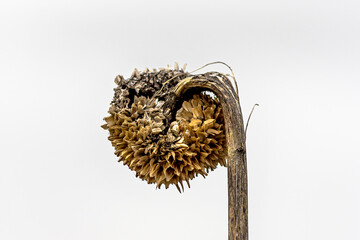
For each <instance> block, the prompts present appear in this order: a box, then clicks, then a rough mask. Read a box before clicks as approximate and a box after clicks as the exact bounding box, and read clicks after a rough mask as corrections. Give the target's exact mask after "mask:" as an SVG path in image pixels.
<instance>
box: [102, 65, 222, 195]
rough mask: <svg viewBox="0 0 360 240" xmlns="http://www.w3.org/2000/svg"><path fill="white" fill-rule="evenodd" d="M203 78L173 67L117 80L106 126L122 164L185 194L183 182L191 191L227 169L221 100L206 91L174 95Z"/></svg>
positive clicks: (147, 179) (137, 174)
mask: <svg viewBox="0 0 360 240" xmlns="http://www.w3.org/2000/svg"><path fill="white" fill-rule="evenodd" d="M207 74H208V76H211V77H223V75H221V74H218V73H207ZM202 76H203V75H191V74H190V73H188V72H185V67H184V68H183V69H179V67H178V65H177V64H175V67H174V69H170V68H169V67H168V68H165V69H164V68H162V69H159V70H156V69H154V70H152V71H150V70H148V69H146V70H145V71H143V72H139V71H138V70H137V69H135V70H134V72H133V74H132V75H131V77H130V78H128V79H124V78H123V77H122V76H120V75H119V76H117V77H116V78H115V83H116V84H117V85H118V86H117V87H116V88H115V89H114V91H115V94H114V98H113V101H112V102H111V106H110V109H109V111H108V112H109V114H110V116H108V117H105V118H104V120H105V121H106V124H104V125H103V126H102V127H103V128H104V129H107V130H108V131H109V133H110V136H109V140H110V141H111V143H112V145H113V146H114V148H115V154H116V156H118V157H119V161H120V162H123V164H124V165H127V166H128V167H129V168H130V169H131V170H134V171H135V172H136V176H137V177H139V178H141V179H143V180H145V181H147V182H148V183H155V184H156V185H157V187H158V188H160V187H161V185H165V188H168V187H169V186H170V184H174V185H175V186H176V187H177V189H178V190H179V191H180V192H181V189H182V190H184V186H183V182H186V183H187V185H188V186H189V187H190V184H189V180H191V179H193V178H194V177H196V176H198V175H202V176H203V177H205V176H206V175H207V174H208V172H209V171H211V170H214V169H215V168H216V167H217V166H218V165H219V164H220V165H222V166H225V165H226V153H227V151H226V136H225V126H224V116H223V110H222V107H221V105H220V103H219V101H218V99H217V98H216V97H215V98H212V97H210V96H209V95H207V94H206V93H205V92H204V91H203V92H201V93H196V94H194V93H191V92H190V93H188V94H187V95H186V96H183V97H182V98H179V97H177V96H176V94H175V93H174V88H175V86H176V85H177V84H178V83H179V82H180V81H182V80H191V79H192V78H194V79H195V78H199V77H202ZM180 186H181V188H180Z"/></svg>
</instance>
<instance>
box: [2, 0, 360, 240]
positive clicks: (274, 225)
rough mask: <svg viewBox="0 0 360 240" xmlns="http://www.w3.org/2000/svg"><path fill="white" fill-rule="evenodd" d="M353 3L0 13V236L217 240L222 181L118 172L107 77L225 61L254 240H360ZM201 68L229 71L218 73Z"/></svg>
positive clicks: (7, 5) (358, 21) (137, 5)
mask: <svg viewBox="0 0 360 240" xmlns="http://www.w3.org/2000/svg"><path fill="white" fill-rule="evenodd" d="M359 11H360V2H359V1H357V0H343V1H325V0H304V1H295V0H290V1H289V0H286V1H285V0H272V1H265V0H252V1H225V0H222V1H220V0H219V1H209V0H207V1H205V0H203V1H196V0H193V1H190V0H183V1H171V0H167V1H165V0H164V1H159V0H155V1H146V0H142V1H136V0H132V1H130V0H129V1H84V0H82V1H45V0H43V1H41V0H34V1H21V0H19V1H16V0H15V1H10V0H8V1H6V0H5V1H4V0H2V1H0V81H1V83H0V110H1V115H0V116H1V118H0V146H1V147H0V149H1V151H0V239H4V240H23V239H28V240H82V239H84V240H103V239H106V240H115V239H116V240H120V239H121V240H143V239H154V240H155V239H156V240H168V239H172V240H184V239H190V240H196V239H206V240H219V239H227V174H226V168H218V169H216V170H215V171H214V172H211V173H210V174H209V176H208V177H207V178H206V179H203V178H202V177H201V178H197V179H195V180H193V181H192V182H191V185H192V186H191V188H190V189H186V190H185V193H183V194H179V193H178V192H177V190H176V188H171V189H168V190H165V189H161V190H155V186H154V185H148V184H146V183H145V182H143V181H141V180H140V179H138V178H136V177H135V173H134V172H131V171H130V170H129V169H128V168H127V167H126V166H123V165H122V164H120V163H118V162H117V158H116V156H115V155H114V154H113V152H114V150H113V148H112V146H111V143H110V142H109V141H108V140H107V136H108V133H107V132H106V131H104V130H103V129H101V128H100V125H102V124H103V120H102V118H103V117H105V116H106V115H107V109H108V107H109V103H110V101H111V99H112V96H113V88H114V87H115V84H114V82H113V80H114V78H115V76H116V75H117V74H122V75H124V76H125V77H129V76H130V74H131V72H132V70H133V69H134V68H135V67H137V68H138V69H144V68H145V67H149V68H156V67H164V66H166V65H167V64H170V65H173V63H174V62H175V61H177V62H179V64H181V65H182V64H184V63H187V64H188V70H189V71H190V70H194V69H196V68H198V67H200V66H202V65H204V64H206V63H208V62H213V61H224V62H226V63H228V64H229V65H230V66H232V68H233V69H234V72H235V75H236V77H237V81H238V85H239V89H240V100H241V106H242V109H243V113H244V118H247V116H248V114H249V112H250V110H251V108H252V106H253V104H255V103H258V104H260V106H259V107H258V108H257V109H256V110H255V112H254V114H253V116H252V120H251V122H250V126H249V129H248V136H247V151H248V175H249V178H248V179H249V229H250V239H251V240H304V239H306V240H319V239H327V240H343V239H346V240H358V239H360V204H359V203H360V187H359V184H360V174H359V172H360V148H359V144H360V131H359V129H360V128H359V123H360V110H359V104H360V94H359V93H360V68H359V66H360V44H359V43H360V15H359ZM203 71H220V72H225V73H227V69H226V68H225V67H223V66H209V67H208V68H206V69H204V70H203Z"/></svg>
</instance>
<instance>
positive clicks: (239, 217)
mask: <svg viewBox="0 0 360 240" xmlns="http://www.w3.org/2000/svg"><path fill="white" fill-rule="evenodd" d="M188 90H196V91H197V90H199V92H200V91H202V90H209V91H212V92H214V93H215V94H216V95H217V97H218V98H219V100H220V103H221V105H222V108H223V111H224V118H225V129H226V139H227V150H228V232H229V234H228V236H229V238H228V239H229V240H248V196H247V165H246V146H245V134H244V124H243V116H242V113H241V108H240V104H239V102H238V98H237V97H236V95H237V94H236V92H235V90H234V88H233V86H232V84H231V82H230V81H229V79H227V78H226V77H224V78H218V77H215V76H211V75H197V76H194V77H193V78H191V79H184V80H182V81H180V82H179V83H178V84H177V86H176V87H175V94H176V95H177V96H178V97H179V98H181V96H183V95H184V94H185V93H186V92H187V91H188Z"/></svg>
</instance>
